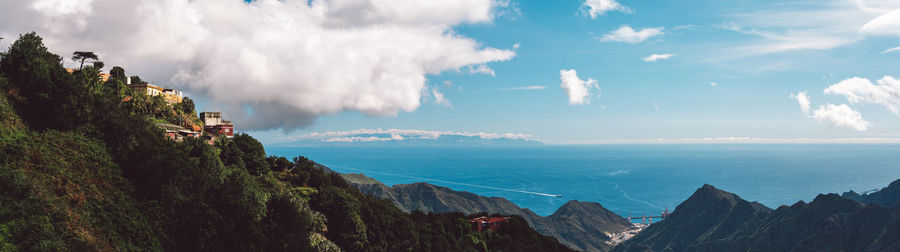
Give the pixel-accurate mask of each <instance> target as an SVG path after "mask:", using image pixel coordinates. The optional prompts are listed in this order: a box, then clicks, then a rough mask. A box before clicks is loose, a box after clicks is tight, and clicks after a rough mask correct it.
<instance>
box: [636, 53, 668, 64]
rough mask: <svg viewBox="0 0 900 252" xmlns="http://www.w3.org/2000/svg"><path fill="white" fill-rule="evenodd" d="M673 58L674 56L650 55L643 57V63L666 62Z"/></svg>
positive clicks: (665, 54)
mask: <svg viewBox="0 0 900 252" xmlns="http://www.w3.org/2000/svg"><path fill="white" fill-rule="evenodd" d="M672 56H675V54H671V53H664V54H655V53H654V54H650V56H647V57H644V58H643V60H644V61H645V62H656V61H657V60H666V59H669V58H671V57H672Z"/></svg>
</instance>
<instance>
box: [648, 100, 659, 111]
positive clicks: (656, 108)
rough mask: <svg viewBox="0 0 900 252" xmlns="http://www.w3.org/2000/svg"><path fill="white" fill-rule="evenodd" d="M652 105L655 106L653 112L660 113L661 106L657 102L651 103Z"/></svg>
mask: <svg viewBox="0 0 900 252" xmlns="http://www.w3.org/2000/svg"><path fill="white" fill-rule="evenodd" d="M650 103H651V104H653V110H654V111H656V112H659V104H657V103H656V101H651V102H650Z"/></svg>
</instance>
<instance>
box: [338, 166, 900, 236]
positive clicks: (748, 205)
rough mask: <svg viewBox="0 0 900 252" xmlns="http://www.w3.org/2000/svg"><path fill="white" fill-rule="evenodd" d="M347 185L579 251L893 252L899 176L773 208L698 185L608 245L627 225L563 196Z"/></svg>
mask: <svg viewBox="0 0 900 252" xmlns="http://www.w3.org/2000/svg"><path fill="white" fill-rule="evenodd" d="M342 176H343V177H344V179H345V180H347V181H348V182H349V183H350V184H351V185H353V186H355V187H357V188H359V189H360V190H361V191H363V192H365V193H369V194H371V195H373V196H376V197H379V198H384V199H389V200H391V201H392V202H394V204H395V205H397V206H398V207H399V208H400V209H402V210H403V211H407V212H408V211H414V210H419V211H423V212H435V213H442V212H463V213H467V214H474V213H479V212H487V213H501V214H510V215H519V216H522V217H523V218H524V219H526V220H527V221H528V222H529V223H530V224H531V225H532V226H533V227H534V228H535V230H537V231H538V232H540V233H543V234H546V235H550V236H553V237H555V238H557V239H558V240H559V241H560V243H563V244H565V245H567V246H569V247H570V248H573V249H578V250H585V251H610V250H611V251H629V252H630V251H643V252H646V251H900V180H897V181H894V182H893V183H891V184H890V185H889V186H888V187H886V188H883V189H881V190H878V191H874V192H870V193H865V194H862V195H860V194H858V193H855V192H853V191H850V192H846V193H843V194H842V195H841V196H839V195H837V194H820V195H819V196H817V197H816V198H815V199H814V200H813V201H812V202H809V203H805V202H803V201H800V202H797V203H795V204H793V205H791V206H786V205H785V206H781V207H779V208H777V209H771V208H768V207H766V206H764V205H762V204H760V203H757V202H750V201H746V200H744V199H742V198H741V197H739V196H738V195H735V194H733V193H729V192H726V191H723V190H720V189H718V188H715V187H714V186H712V185H704V186H703V187H701V188H699V189H697V190H696V191H695V192H694V194H693V195H691V196H690V197H689V198H688V199H687V200H685V201H684V202H682V203H681V204H680V205H678V207H677V208H676V209H675V211H674V212H672V213H671V214H670V215H669V216H668V217H667V218H666V219H664V220H662V221H660V222H658V223H656V224H653V225H650V226H649V227H647V228H646V229H644V230H643V231H641V232H640V233H638V234H637V235H636V236H634V237H633V238H631V239H629V240H626V241H625V242H623V243H621V244H619V245H618V246H615V247H613V245H611V244H610V242H609V240H610V239H609V237H610V235H611V234H613V233H619V232H623V231H625V230H628V228H629V226H630V225H631V224H630V223H629V222H628V221H627V220H625V219H623V218H622V217H620V216H618V215H616V214H614V213H612V212H610V211H608V210H606V209H605V208H603V206H601V205H600V204H598V203H590V202H580V201H569V202H567V203H566V204H565V205H563V206H562V207H560V208H559V209H558V210H557V211H556V212H555V213H553V214H552V215H550V216H547V217H541V216H538V215H536V214H535V213H534V212H532V211H531V210H529V209H523V208H520V207H518V206H516V205H515V204H513V203H512V202H510V201H508V200H506V199H504V198H499V197H483V196H478V195H475V194H472V193H468V192H460V191H454V190H452V189H449V188H446V187H441V186H435V185H431V184H428V183H414V184H401V185H394V186H390V187H389V186H386V185H384V184H382V183H380V182H378V181H376V180H374V179H372V178H369V177H366V176H365V175H362V174H342Z"/></svg>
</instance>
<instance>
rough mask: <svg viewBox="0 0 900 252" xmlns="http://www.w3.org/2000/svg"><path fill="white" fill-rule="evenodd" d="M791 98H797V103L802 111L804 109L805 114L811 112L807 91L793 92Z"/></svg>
mask: <svg viewBox="0 0 900 252" xmlns="http://www.w3.org/2000/svg"><path fill="white" fill-rule="evenodd" d="M791 98H792V99H797V104H799V105H800V111H803V113H804V114H806V113H809V96H807V95H806V91H803V92H799V93H797V94H791Z"/></svg>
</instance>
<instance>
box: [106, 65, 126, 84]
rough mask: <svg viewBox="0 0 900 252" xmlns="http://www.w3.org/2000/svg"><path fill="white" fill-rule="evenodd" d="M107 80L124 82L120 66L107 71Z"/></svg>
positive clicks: (123, 71)
mask: <svg viewBox="0 0 900 252" xmlns="http://www.w3.org/2000/svg"><path fill="white" fill-rule="evenodd" d="M109 75H110V76H109V78H110V79H117V80H122V81H125V78H126V76H125V69H124V68H122V67H120V66H114V67H113V68H112V69H110V70H109Z"/></svg>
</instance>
